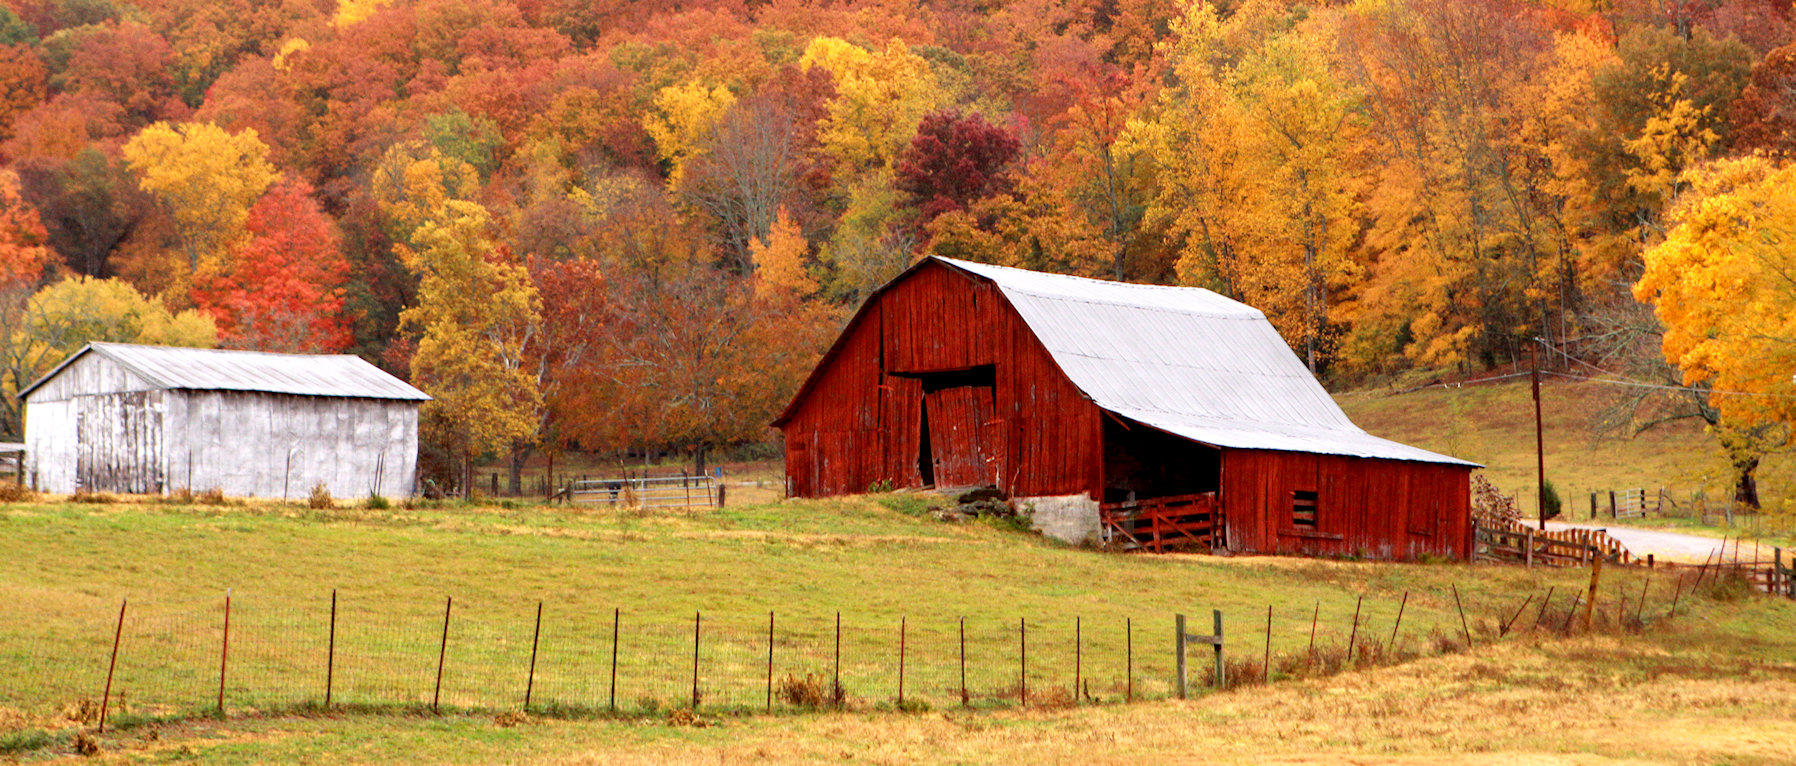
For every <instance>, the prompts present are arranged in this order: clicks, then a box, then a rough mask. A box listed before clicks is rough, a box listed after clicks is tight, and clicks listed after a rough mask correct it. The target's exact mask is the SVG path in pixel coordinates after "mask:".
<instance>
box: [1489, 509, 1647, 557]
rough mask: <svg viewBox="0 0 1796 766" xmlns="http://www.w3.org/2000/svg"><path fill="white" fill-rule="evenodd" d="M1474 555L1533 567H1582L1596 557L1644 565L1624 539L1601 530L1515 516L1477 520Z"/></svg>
mask: <svg viewBox="0 0 1796 766" xmlns="http://www.w3.org/2000/svg"><path fill="white" fill-rule="evenodd" d="M1475 529H1476V532H1475V534H1474V537H1473V540H1474V550H1473V558H1474V559H1476V560H1485V561H1507V562H1515V563H1522V564H1527V565H1529V566H1532V565H1534V564H1541V565H1545V566H1579V565H1583V564H1588V563H1590V562H1591V561H1594V560H1596V559H1599V558H1600V559H1602V560H1604V561H1606V562H1608V563H1611V564H1644V563H1646V562H1645V559H1641V558H1638V557H1636V556H1634V554H1632V553H1630V552H1628V549H1627V547H1626V546H1624V545H1622V544H1621V542H1620V541H1618V540H1616V539H1615V538H1613V537H1610V536H1609V535H1608V533H1607V532H1604V531H1603V530H1600V529H1561V530H1551V531H1549V530H1542V529H1535V528H1534V527H1530V526H1528V525H1527V524H1523V523H1521V522H1519V521H1516V520H1514V519H1493V518H1488V517H1486V518H1480V519H1477V520H1476V521H1475Z"/></svg>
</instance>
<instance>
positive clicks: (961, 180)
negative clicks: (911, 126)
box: [896, 111, 1018, 223]
mask: <svg viewBox="0 0 1796 766" xmlns="http://www.w3.org/2000/svg"><path fill="white" fill-rule="evenodd" d="M1017 149H1018V144H1017V139H1016V136H1015V135H1013V134H1012V133H1011V132H1010V131H1008V130H1005V129H1003V128H1000V127H997V126H995V125H992V124H991V123H989V122H986V121H985V118H984V117H981V116H979V115H977V114H969V115H964V116H963V115H959V114H955V113H952V112H947V111H942V112H936V113H934V114H930V115H927V116H925V117H924V118H923V122H922V123H921V124H919V125H918V126H917V136H916V138H913V139H911V143H910V146H909V147H907V148H906V149H905V151H904V154H902V155H900V156H899V158H898V167H897V181H896V186H897V187H898V190H899V191H903V192H905V193H907V194H909V195H911V202H912V204H913V205H915V206H916V208H917V212H918V216H919V222H920V223H927V222H929V220H930V219H932V218H935V217H936V216H938V215H941V214H942V213H947V212H950V211H954V210H965V209H966V207H967V205H968V204H970V203H971V202H972V201H973V200H976V199H979V198H981V197H989V196H992V195H994V194H1002V193H1005V192H1008V191H1009V190H1010V182H1009V181H1008V180H1007V179H1005V178H1004V177H1003V175H1002V173H1003V170H1004V167H1005V166H1006V165H1009V164H1010V161H1011V160H1013V159H1015V158H1016V155H1017Z"/></svg>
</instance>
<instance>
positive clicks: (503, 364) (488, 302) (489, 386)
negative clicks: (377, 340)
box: [396, 200, 542, 490]
mask: <svg viewBox="0 0 1796 766" xmlns="http://www.w3.org/2000/svg"><path fill="white" fill-rule="evenodd" d="M491 229H492V216H491V215H490V214H489V213H488V212H487V211H486V209H485V208H483V207H481V206H480V205H478V204H476V203H473V202H467V201H463V200H449V201H447V202H444V203H443V205H442V207H441V208H440V209H438V210H436V211H434V214H433V215H432V216H431V217H430V218H429V219H427V220H426V221H425V222H424V223H423V224H421V225H420V226H419V227H418V230H417V231H416V232H415V233H414V234H413V235H412V237H411V239H412V241H413V242H414V243H415V247H414V246H407V245H398V246H396V250H397V252H398V255H399V257H400V260H401V261H402V262H403V263H404V264H405V266H406V268H408V269H410V270H411V271H412V273H413V274H415V275H417V277H418V303H417V305H415V306H413V307H411V308H408V309H406V310H405V311H403V312H401V313H400V315H399V320H400V330H401V332H402V333H404V334H405V335H407V336H409V337H411V338H413V339H415V340H416V342H417V350H416V352H415V353H414V354H413V355H412V363H411V372H412V381H413V382H414V383H416V384H417V385H418V387H419V388H421V389H423V390H424V392H425V393H428V394H430V395H431V397H432V400H431V401H429V402H427V403H425V405H424V406H423V408H422V409H421V410H420V412H419V418H420V421H419V428H420V431H421V436H423V437H424V438H425V439H427V440H429V441H430V442H431V443H434V444H436V445H439V446H441V447H442V448H444V449H445V450H447V451H449V452H450V454H452V455H455V456H456V458H457V459H458V460H459V461H460V464H461V465H460V467H461V469H462V486H463V489H464V490H466V489H467V488H468V487H469V486H470V482H471V480H472V470H473V460H474V459H475V458H477V457H480V456H483V455H490V454H495V453H498V452H500V451H502V450H504V449H507V448H509V447H511V446H512V445H513V444H514V443H515V442H519V441H523V440H526V439H528V438H530V437H531V435H532V434H533V433H534V431H535V429H536V427H537V425H538V423H539V422H540V418H539V417H538V413H539V411H540V410H541V409H542V392H541V390H540V388H539V384H538V381H537V379H536V376H535V375H534V374H532V372H531V370H530V369H529V368H528V367H527V365H526V362H525V352H526V350H527V347H528V345H529V344H530V342H531V340H532V338H533V337H534V336H535V335H536V334H537V332H538V331H539V330H540V328H541V314H542V301H541V298H540V297H539V296H538V295H537V291H536V286H535V285H534V284H533V283H532V282H531V280H530V275H529V272H528V271H526V270H525V268H524V266H523V265H522V264H520V263H517V262H516V259H515V258H512V257H511V256H510V254H508V253H506V252H504V251H502V250H501V249H500V248H499V247H498V246H497V244H496V243H495V242H494V240H493V237H492V232H491Z"/></svg>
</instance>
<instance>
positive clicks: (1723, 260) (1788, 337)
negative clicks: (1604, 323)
mask: <svg viewBox="0 0 1796 766" xmlns="http://www.w3.org/2000/svg"><path fill="white" fill-rule="evenodd" d="M1682 178H1683V181H1684V183H1686V184H1688V185H1689V186H1690V188H1689V191H1688V192H1687V193H1686V194H1685V195H1684V196H1683V197H1681V198H1680V201H1679V202H1678V203H1677V204H1676V205H1674V206H1673V207H1672V209H1671V211H1670V222H1671V223H1673V224H1674V226H1673V228H1672V229H1671V231H1670V232H1669V233H1668V234H1667V236H1666V238H1665V241H1664V242H1661V243H1659V245H1657V246H1656V247H1653V248H1652V249H1650V250H1648V251H1647V252H1646V272H1645V274H1644V275H1643V276H1642V277H1641V278H1640V281H1639V283H1638V284H1636V285H1635V287H1634V296H1635V297H1636V298H1639V299H1640V300H1642V301H1649V302H1651V303H1652V304H1653V305H1654V306H1655V307H1656V312H1657V314H1658V316H1659V319H1660V321H1662V322H1663V323H1664V324H1665V343H1664V350H1665V358H1666V360H1668V361H1670V362H1671V363H1672V364H1675V365H1677V366H1678V367H1679V368H1680V369H1682V370H1683V373H1684V382H1685V384H1686V385H1695V384H1698V383H1704V382H1707V383H1712V384H1713V386H1714V387H1715V388H1716V389H1720V390H1726V391H1739V392H1746V393H1748V394H1754V395H1750V396H1721V397H1719V398H1718V399H1717V401H1716V405H1717V407H1718V408H1719V409H1720V410H1721V412H1722V414H1723V416H1724V417H1726V418H1729V419H1732V420H1735V421H1737V422H1739V423H1742V424H1761V423H1784V424H1787V423H1790V422H1792V421H1796V380H1793V379H1792V377H1791V376H1792V375H1796V281H1792V280H1791V275H1792V274H1796V165H1790V164H1783V165H1778V164H1773V163H1772V162H1771V161H1769V160H1767V159H1765V158H1763V157H1745V158H1740V159H1729V160H1720V161H1717V162H1714V163H1710V164H1707V165H1699V166H1697V167H1695V168H1693V169H1691V170H1689V171H1687V172H1685V173H1684V174H1683V175H1682Z"/></svg>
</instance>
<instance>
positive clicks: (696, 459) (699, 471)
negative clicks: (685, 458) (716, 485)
mask: <svg viewBox="0 0 1796 766" xmlns="http://www.w3.org/2000/svg"><path fill="white" fill-rule="evenodd" d="M707 451H708V450H707V449H706V447H705V445H704V444H695V445H693V447H692V473H693V475H695V476H703V475H705V453H706V452H707Z"/></svg>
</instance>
